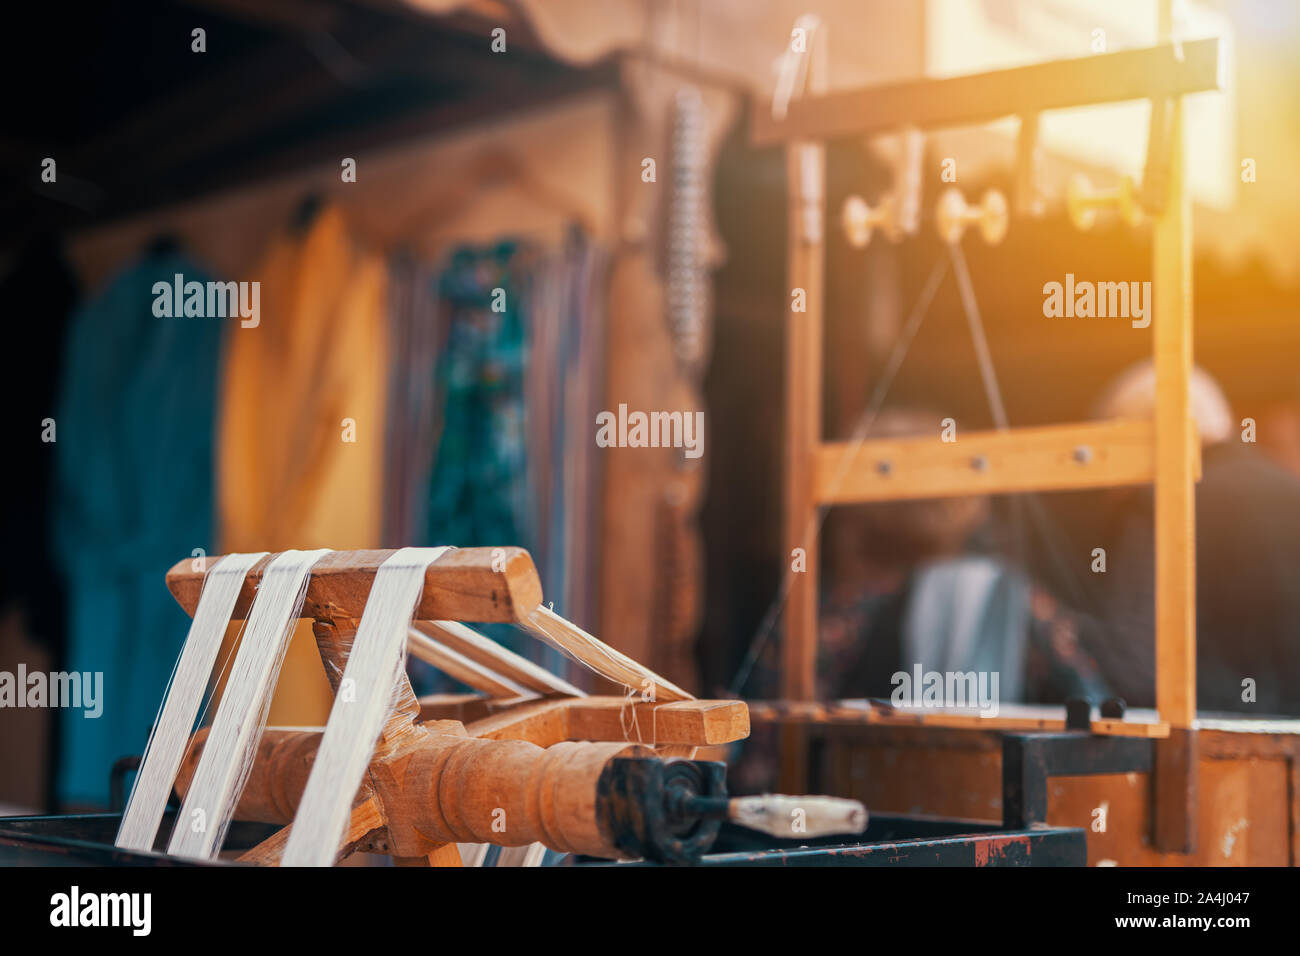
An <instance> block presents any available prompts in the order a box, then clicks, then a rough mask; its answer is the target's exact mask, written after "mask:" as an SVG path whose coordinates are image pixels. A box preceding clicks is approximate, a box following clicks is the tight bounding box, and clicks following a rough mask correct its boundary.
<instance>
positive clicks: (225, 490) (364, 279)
mask: <svg viewBox="0 0 1300 956" xmlns="http://www.w3.org/2000/svg"><path fill="white" fill-rule="evenodd" d="M257 277H258V280H259V281H260V282H261V318H260V321H259V322H258V324H257V325H256V326H253V327H247V328H244V327H239V328H235V329H232V332H231V338H230V346H229V355H228V358H227V361H226V367H225V375H224V380H223V384H222V399H221V426H220V442H221V444H220V469H219V479H218V496H219V502H220V512H219V514H220V539H221V545H222V549H223V550H225V551H284V550H288V549H291V548H300V549H313V548H322V547H329V548H336V549H345V548H346V549H354V548H374V547H378V546H379V544H380V538H381V534H382V530H381V510H382V499H383V478H382V471H383V460H384V431H385V423H384V414H385V397H386V390H387V377H386V363H387V358H386V354H387V319H386V304H385V291H386V290H385V284H386V272H385V265H384V262H383V260H382V258H380V257H379V256H377V255H374V254H372V253H370V252H368V251H367V250H365V249H362V248H361V247H359V246H358V245H357V244H356V243H354V241H353V240H352V237H351V236H350V235H349V233H348V229H347V225H346V223H345V221H344V219H343V216H342V214H341V213H340V212H339V210H338V209H336V208H326V209H323V210H321V211H320V212H318V213H317V214H316V215H315V216H314V218H312V219H311V221H310V222H300V223H298V224H296V226H295V228H293V229H290V230H289V231H287V232H286V233H285V234H284V235H282V236H280V237H278V238H277V239H276V240H275V241H274V242H273V244H272V246H271V249H270V250H269V252H268V253H267V255H266V257H265V259H264V260H263V262H262V265H261V268H260V269H259V270H258V276H257ZM155 584H156V582H155ZM227 640H228V641H229V640H230V636H228V638H227ZM330 699H331V695H330V690H329V684H328V682H327V681H326V680H325V676H324V673H323V671H322V670H321V666H320V658H319V656H318V654H317V652H316V647H315V642H314V640H313V639H312V636H311V628H310V627H308V626H306V625H304V624H302V623H300V624H299V626H298V629H297V632H296V634H295V636H294V640H293V643H292V644H291V646H290V649H289V652H288V657H287V659H286V661H285V664H284V669H283V671H282V673H281V678H280V684H279V690H278V691H277V693H276V697H275V700H274V701H273V703H272V709H271V715H270V720H271V722H272V723H288V724H310V723H323V722H324V720H325V718H326V716H327V715H328V713H329V706H330Z"/></svg>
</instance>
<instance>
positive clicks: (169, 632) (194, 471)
mask: <svg viewBox="0 0 1300 956" xmlns="http://www.w3.org/2000/svg"><path fill="white" fill-rule="evenodd" d="M176 273H181V274H183V275H184V276H185V278H186V280H187V281H188V280H194V281H198V282H206V281H207V280H208V278H209V276H207V275H205V274H204V270H203V269H202V268H201V267H200V266H199V265H197V264H196V263H194V262H193V261H191V260H189V259H187V258H185V257H183V256H180V255H176V254H168V255H164V256H150V257H148V258H146V259H145V260H143V261H141V262H139V263H138V264H135V265H133V266H131V267H130V268H128V269H126V270H125V271H124V272H122V273H121V274H120V275H119V276H117V278H115V279H113V280H112V281H111V282H110V283H109V285H108V286H107V288H105V289H104V290H103V291H101V292H100V293H99V294H98V295H96V296H95V297H94V298H93V299H91V300H90V301H88V302H87V303H86V304H85V305H83V306H82V307H81V308H80V309H78V310H77V312H76V314H75V315H74V316H73V319H72V324H71V327H70V329H69V332H68V338H67V342H66V348H65V351H64V361H63V371H62V378H61V383H60V391H59V399H58V406H57V412H56V414H55V416H54V417H55V419H56V422H57V429H58V431H57V441H56V443H55V488H54V503H53V521H54V527H53V531H52V534H53V544H54V553H55V559H56V561H57V562H58V565H59V568H60V570H61V572H62V574H63V578H64V581H65V585H66V587H67V594H68V607H69V612H68V613H69V617H68V648H67V661H66V664H65V665H64V666H65V668H66V669H67V670H74V671H83V672H84V671H91V672H101V673H102V674H103V701H102V704H103V714H102V716H100V717H98V718H91V717H88V716H86V715H85V714H84V713H83V711H82V710H80V709H75V708H66V709H64V710H61V711H60V712H59V717H60V720H61V733H62V747H61V752H60V755H59V764H58V777H57V792H58V797H59V800H60V801H61V802H62V803H65V804H67V803H74V804H97V805H107V803H108V777H109V771H110V769H111V768H112V766H113V763H114V761H116V760H117V758H119V757H121V756H124V755H126V754H138V753H141V752H142V751H143V748H144V745H145V742H146V741H147V740H148V737H149V729H150V727H151V726H152V725H153V720H154V717H155V715H156V714H157V712H158V704H159V701H161V700H162V696H163V690H164V688H165V687H166V685H167V681H168V678H169V676H170V675H171V671H172V666H173V664H174V663H175V661H176V657H177V655H178V654H179V653H180V648H181V645H182V644H183V643H184V639H185V634H186V631H187V629H188V626H189V621H188V618H187V617H186V615H185V612H184V611H183V610H181V608H180V607H179V606H178V605H177V604H176V602H175V601H174V600H172V597H171V595H170V594H168V593H167V589H166V587H164V586H163V576H164V574H165V573H166V572H167V569H168V568H170V567H171V566H172V564H174V563H175V562H176V561H177V560H178V559H180V558H182V557H187V556H189V555H190V554H191V553H192V552H193V551H194V550H195V549H197V548H202V549H204V551H206V552H207V553H209V554H211V553H213V482H212V475H213V461H212V457H213V456H212V447H213V430H214V426H213V422H214V415H213V411H214V405H215V402H216V397H217V369H218V363H219V360H220V352H221V342H222V335H223V332H224V331H225V328H226V326H227V323H228V322H229V321H230V320H223V319H218V318H195V317H188V318H187V317H176V318H159V317H157V316H155V315H154V314H153V301H154V295H153V291H152V290H153V285H154V283H155V282H158V281H166V282H168V283H170V282H171V281H172V278H173V276H174V275H175V274H176Z"/></svg>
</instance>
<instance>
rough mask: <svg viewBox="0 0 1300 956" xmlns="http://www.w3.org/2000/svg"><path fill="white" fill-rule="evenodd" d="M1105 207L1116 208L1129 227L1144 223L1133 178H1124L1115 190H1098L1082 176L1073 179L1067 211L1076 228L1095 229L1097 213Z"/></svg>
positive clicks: (1067, 200)
mask: <svg viewBox="0 0 1300 956" xmlns="http://www.w3.org/2000/svg"><path fill="white" fill-rule="evenodd" d="M1103 207H1114V208H1115V210H1116V211H1117V212H1118V213H1119V217H1120V219H1122V220H1123V221H1124V223H1125V224H1127V225H1130V226H1136V225H1138V224H1139V223H1141V222H1142V219H1143V215H1142V206H1141V205H1140V204H1139V203H1138V198H1137V186H1136V185H1135V184H1134V182H1133V177H1132V176H1123V177H1121V178H1120V181H1119V185H1118V186H1116V187H1115V188H1114V189H1094V188H1093V185H1092V183H1091V182H1090V181H1089V180H1088V177H1087V176H1084V175H1083V174H1082V173H1079V174H1077V175H1075V176H1073V177H1071V178H1070V185H1069V186H1068V187H1067V189H1066V193H1065V210H1066V213H1067V214H1068V215H1069V217H1070V222H1071V223H1073V224H1074V227H1075V228H1076V229H1091V228H1092V225H1093V223H1095V222H1096V221H1097V210H1098V209H1101V208H1103Z"/></svg>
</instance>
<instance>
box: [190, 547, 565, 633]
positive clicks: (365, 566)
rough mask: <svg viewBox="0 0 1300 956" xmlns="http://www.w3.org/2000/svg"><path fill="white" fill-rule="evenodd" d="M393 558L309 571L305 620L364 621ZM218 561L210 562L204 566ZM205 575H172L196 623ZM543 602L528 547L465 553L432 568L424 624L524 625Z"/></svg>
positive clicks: (239, 606) (350, 554)
mask: <svg viewBox="0 0 1300 956" xmlns="http://www.w3.org/2000/svg"><path fill="white" fill-rule="evenodd" d="M392 553H393V552H392V551H391V550H386V551H336V552H334V553H332V554H328V555H326V556H325V557H323V558H321V560H320V561H319V562H318V563H317V564H316V566H315V567H314V568H313V569H312V575H311V583H310V584H309V585H308V586H307V600H306V601H305V602H304V603H303V612H302V613H303V616H304V617H316V618H325V619H333V618H339V617H350V618H356V619H360V617H361V613H362V611H363V610H364V609H365V604H366V598H367V597H368V596H369V594H370V584H371V582H372V581H373V580H374V577H375V572H376V571H377V570H378V569H379V566H380V565H381V564H383V563H384V561H385V560H387V558H388V556H389V555H391V554H392ZM273 557H274V555H271V556H270V557H268V558H266V559H265V560H263V561H261V562H259V563H258V564H256V565H254V567H253V569H252V570H251V571H249V572H248V576H247V577H246V578H245V579H244V587H243V590H242V591H240V594H239V599H238V600H237V601H236V602H235V612H234V619H235V620H240V619H242V618H244V617H246V616H247V615H248V608H249V606H250V605H251V604H252V601H253V595H254V594H255V593H256V591H257V586H258V585H259V584H260V583H261V580H262V572H263V571H264V570H265V569H266V565H267V564H268V563H270V561H271V558H273ZM215 562H216V559H215V558H209V559H208V561H207V566H208V567H211V566H212V565H213V564H214V563H215ZM498 568H499V569H500V570H497V569H498ZM204 573H205V572H204V571H196V570H194V567H193V561H192V559H190V558H185V559H183V560H181V561H179V562H177V563H176V565H175V566H174V567H173V568H172V569H171V570H170V571H168V572H167V587H168V589H169V590H170V591H171V592H172V596H173V597H175V598H176V601H177V603H179V604H180V605H181V607H183V608H185V610H186V612H187V613H189V614H190V615H191V616H193V614H194V609H195V608H196V607H197V606H198V603H199V591H200V590H201V589H202V587H203V577H204ZM541 602H542V585H541V581H540V580H539V579H538V577H537V569H536V568H535V567H534V566H533V559H532V557H531V556H530V555H529V554H528V552H527V551H526V550H524V549H523V548H513V547H512V548H460V549H458V550H456V551H452V552H450V553H448V554H445V555H443V557H442V558H440V559H439V560H438V561H437V562H436V563H435V564H433V565H431V566H430V567H429V571H428V573H427V574H426V575H425V578H424V594H423V596H422V597H421V598H420V603H419V605H418V606H417V607H416V611H415V617H416V618H418V619H419V620H430V621H432V620H448V621H523V620H524V619H525V618H527V617H528V615H529V614H531V613H532V612H533V610H534V609H535V608H536V607H537V606H538V605H539V604H541Z"/></svg>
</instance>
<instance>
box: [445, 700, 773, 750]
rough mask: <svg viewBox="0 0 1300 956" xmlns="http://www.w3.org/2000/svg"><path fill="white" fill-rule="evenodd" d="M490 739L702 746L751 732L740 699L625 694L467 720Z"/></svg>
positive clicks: (472, 729) (528, 707) (542, 703)
mask: <svg viewBox="0 0 1300 956" xmlns="http://www.w3.org/2000/svg"><path fill="white" fill-rule="evenodd" d="M465 731H466V733H468V734H469V735H470V736H472V737H482V738H485V739H488V740H528V741H531V742H532V743H535V744H537V745H538V746H541V747H548V746H550V745H551V744H554V743H558V742H559V741H561V740H594V741H629V742H632V743H644V744H683V745H689V746H692V747H702V746H708V745H711V744H726V743H731V742H732V741H735V740H744V739H745V738H746V737H748V736H749V708H748V706H746V704H745V702H744V701H740V700H678V701H672V702H671V703H667V704H652V703H641V702H633V701H631V700H629V699H628V698H626V697H583V698H573V697H568V698H564V699H562V700H545V701H538V702H536V703H527V704H521V705H519V706H517V707H513V708H511V709H509V710H506V711H502V712H501V713H497V714H493V715H492V716H490V717H485V718H483V719H482V720H477V721H474V722H473V723H470V724H468V725H466V727H465Z"/></svg>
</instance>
